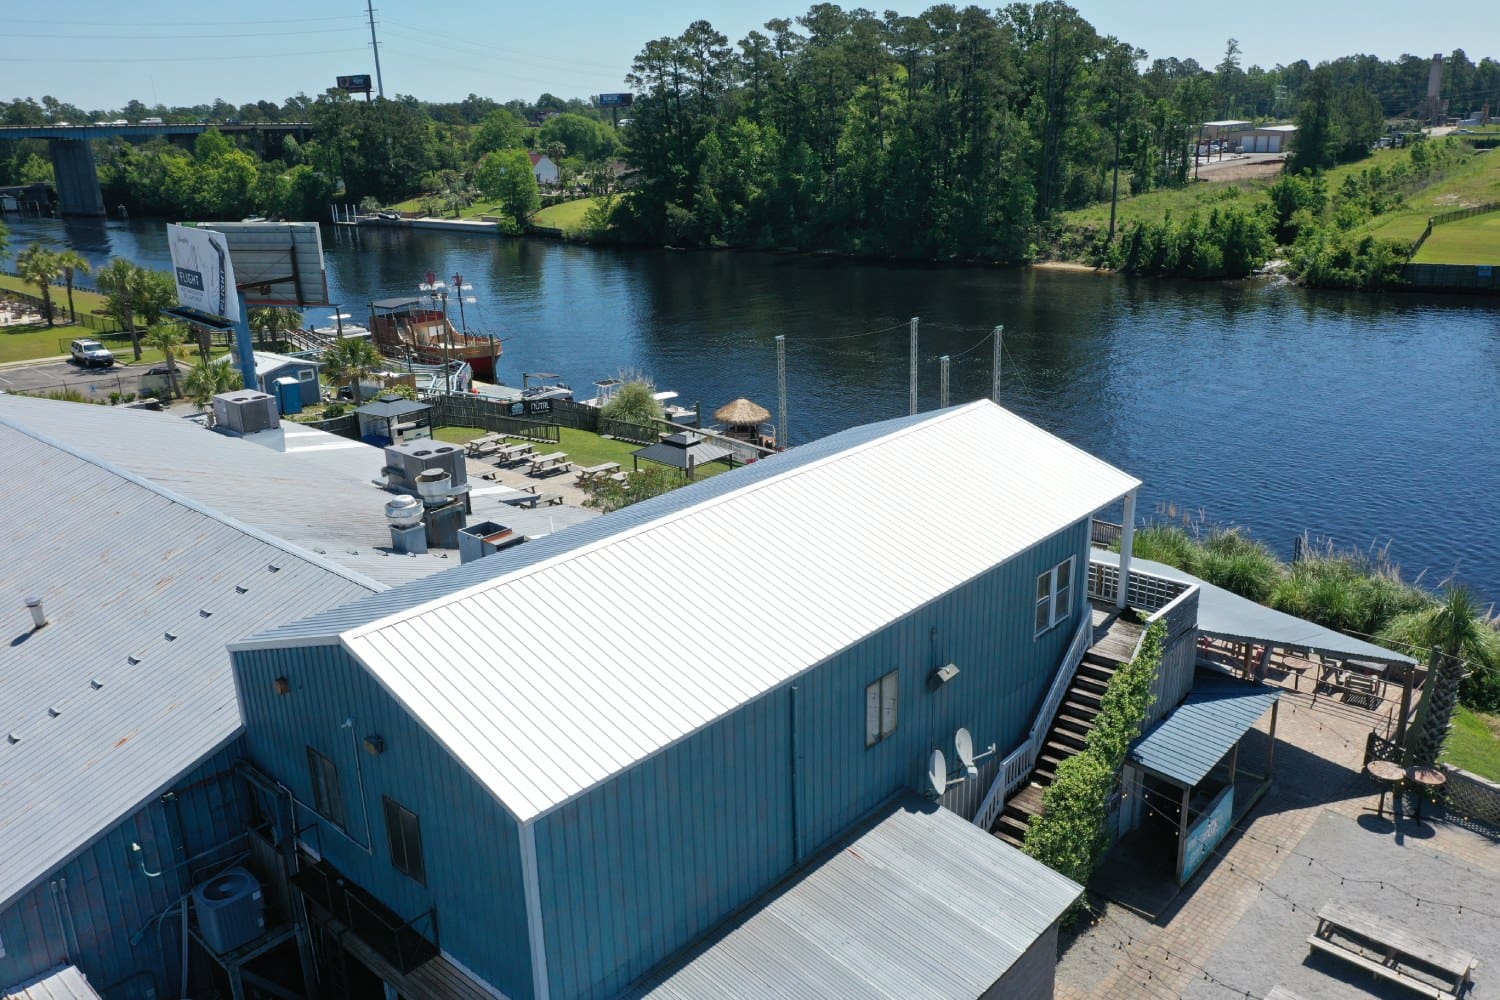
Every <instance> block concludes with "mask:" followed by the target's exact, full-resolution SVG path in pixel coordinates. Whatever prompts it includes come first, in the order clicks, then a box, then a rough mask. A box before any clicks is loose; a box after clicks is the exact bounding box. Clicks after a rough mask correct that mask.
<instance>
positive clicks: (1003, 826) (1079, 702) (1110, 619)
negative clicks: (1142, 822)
mask: <svg viewBox="0 0 1500 1000" xmlns="http://www.w3.org/2000/svg"><path fill="white" fill-rule="evenodd" d="M1141 631H1142V627H1141V625H1139V624H1137V623H1135V622H1132V621H1127V620H1122V619H1121V618H1119V617H1117V616H1115V615H1109V616H1107V617H1106V618H1105V619H1104V620H1103V621H1100V620H1099V619H1098V617H1096V619H1095V628H1094V644H1093V645H1092V646H1090V647H1089V650H1088V652H1086V653H1084V654H1083V660H1082V661H1081V662H1080V663H1079V664H1078V671H1077V673H1076V674H1074V676H1073V683H1072V685H1071V686H1070V687H1069V688H1068V693H1067V695H1066V696H1065V697H1064V698H1063V702H1062V705H1061V706H1059V708H1058V710H1057V715H1055V716H1054V717H1053V719H1052V726H1051V728H1050V729H1048V730H1047V735H1046V737H1045V738H1044V739H1043V741H1042V745H1041V746H1040V747H1038V748H1037V761H1036V766H1035V767H1034V768H1032V771H1031V779H1030V781H1029V782H1028V783H1027V784H1026V786H1025V787H1024V788H1022V789H1021V790H1020V791H1019V792H1017V793H1016V794H1015V795H1013V796H1011V798H1010V799H1009V800H1007V801H1006V803H1005V811H1004V812H1002V813H1001V814H1000V818H999V819H998V820H996V821H995V826H994V828H993V829H992V830H991V831H990V832H991V833H993V834H994V835H995V836H997V837H999V838H1000V839H1001V840H1003V841H1005V842H1006V843H1009V844H1012V845H1013V846H1015V847H1020V846H1021V844H1022V843H1023V842H1024V841H1025V840H1026V829H1027V827H1029V826H1030V825H1031V820H1032V818H1033V817H1034V816H1036V815H1037V814H1038V813H1040V812H1041V811H1042V793H1043V792H1044V791H1045V790H1046V788H1047V786H1048V785H1050V784H1052V780H1053V778H1055V777H1056V776H1057V767H1058V765H1059V764H1061V763H1062V762H1063V761H1065V760H1067V759H1068V758H1069V757H1071V756H1073V755H1074V754H1075V753H1077V752H1078V751H1080V750H1082V749H1083V748H1084V746H1085V741H1086V739H1087V737H1088V734H1089V732H1090V730H1092V729H1093V728H1094V718H1095V716H1097V715H1098V714H1099V699H1100V698H1102V697H1103V695H1104V690H1105V688H1106V687H1107V686H1108V685H1109V680H1110V678H1111V677H1113V676H1114V675H1115V671H1116V670H1118V669H1119V668H1120V666H1121V665H1122V664H1123V663H1125V662H1127V661H1128V660H1129V658H1130V654H1131V652H1133V651H1134V649H1135V643H1136V640H1137V639H1138V638H1139V637H1140V633H1141ZM1122 654H1123V655H1122Z"/></svg>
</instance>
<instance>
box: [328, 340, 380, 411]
mask: <svg viewBox="0 0 1500 1000" xmlns="http://www.w3.org/2000/svg"><path fill="white" fill-rule="evenodd" d="M380 364H381V358H380V352H378V351H376V350H375V345H374V344H372V343H370V342H369V341H368V340H365V339H364V338H363V337H346V338H344V339H343V340H340V341H339V342H338V343H337V344H334V345H333V346H332V347H330V348H328V350H326V351H324V352H323V366H324V367H325V368H326V369H327V370H328V378H329V380H330V381H332V382H333V383H334V384H336V385H342V384H343V383H345V382H349V383H350V384H351V385H352V386H353V391H354V405H355V406H359V405H360V404H361V403H363V402H364V398H363V396H362V395H361V393H360V386H359V383H360V380H361V379H362V378H364V377H365V376H366V375H368V374H370V373H371V372H373V371H378V370H379V368H380Z"/></svg>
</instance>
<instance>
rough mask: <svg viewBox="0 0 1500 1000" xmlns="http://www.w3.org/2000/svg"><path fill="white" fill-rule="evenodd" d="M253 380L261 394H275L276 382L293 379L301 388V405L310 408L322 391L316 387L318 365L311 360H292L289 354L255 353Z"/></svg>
mask: <svg viewBox="0 0 1500 1000" xmlns="http://www.w3.org/2000/svg"><path fill="white" fill-rule="evenodd" d="M254 355H255V380H256V381H257V382H258V383H260V384H259V386H258V387H257V388H259V389H260V391H261V392H265V393H270V394H271V395H273V396H274V395H275V394H276V380H277V379H279V378H294V379H296V380H297V382H298V383H299V384H300V385H301V387H302V405H303V406H312V405H313V404H314V403H316V402H317V401H318V399H319V398H320V396H321V393H322V390H321V388H320V387H319V385H318V369H319V368H320V367H321V365H320V363H319V362H317V361H314V360H313V359H311V358H294V357H292V356H291V355H289V354H273V353H272V352H270V351H255V352H254Z"/></svg>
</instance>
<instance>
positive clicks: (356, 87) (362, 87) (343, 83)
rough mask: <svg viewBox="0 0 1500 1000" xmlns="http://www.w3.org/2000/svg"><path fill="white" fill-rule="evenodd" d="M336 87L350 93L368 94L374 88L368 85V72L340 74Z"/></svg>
mask: <svg viewBox="0 0 1500 1000" xmlns="http://www.w3.org/2000/svg"><path fill="white" fill-rule="evenodd" d="M338 88H339V89H340V90H343V91H347V92H349V93H351V94H368V93H369V92H370V91H371V90H373V89H374V88H373V87H371V86H370V74H368V73H355V74H354V75H352V76H341V77H339V78H338Z"/></svg>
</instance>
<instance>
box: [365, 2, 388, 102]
mask: <svg viewBox="0 0 1500 1000" xmlns="http://www.w3.org/2000/svg"><path fill="white" fill-rule="evenodd" d="M365 13H366V14H367V15H368V16H369V18H370V46H371V47H372V48H374V50H375V87H376V89H378V90H379V91H380V96H381V97H384V96H385V81H384V80H382V79H381V78H380V39H378V38H376V37H375V0H365ZM369 99H370V95H369V94H366V95H365V100H369Z"/></svg>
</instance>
